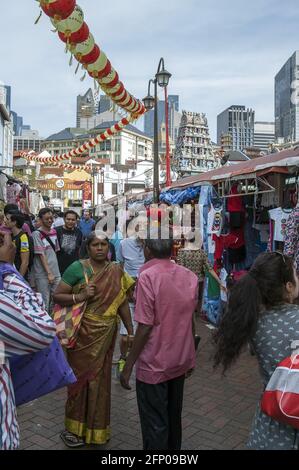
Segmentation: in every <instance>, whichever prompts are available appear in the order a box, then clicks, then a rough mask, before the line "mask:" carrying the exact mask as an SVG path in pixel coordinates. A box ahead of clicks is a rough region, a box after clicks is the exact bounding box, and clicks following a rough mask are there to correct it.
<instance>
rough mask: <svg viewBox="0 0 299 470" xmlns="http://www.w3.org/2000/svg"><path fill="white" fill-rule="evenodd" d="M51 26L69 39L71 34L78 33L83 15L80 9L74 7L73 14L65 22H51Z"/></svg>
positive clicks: (82, 21)
mask: <svg viewBox="0 0 299 470" xmlns="http://www.w3.org/2000/svg"><path fill="white" fill-rule="evenodd" d="M51 22H52V24H53V26H54V27H55V28H56V29H57V31H59V32H60V33H63V34H65V36H66V37H70V36H71V34H72V33H76V32H77V31H79V29H80V28H81V26H82V25H83V23H84V14H83V11H82V10H81V8H80V7H79V6H78V5H76V7H75V9H74V11H73V13H71V14H70V15H69V16H68V17H67V18H66V19H65V20H62V21H55V20H54V19H52V20H51Z"/></svg>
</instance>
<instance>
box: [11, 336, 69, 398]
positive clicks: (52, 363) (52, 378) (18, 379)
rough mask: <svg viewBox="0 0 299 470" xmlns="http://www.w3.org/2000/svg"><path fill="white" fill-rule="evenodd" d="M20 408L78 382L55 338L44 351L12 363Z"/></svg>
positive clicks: (16, 357) (17, 358)
mask: <svg viewBox="0 0 299 470" xmlns="http://www.w3.org/2000/svg"><path fill="white" fill-rule="evenodd" d="M9 363H10V371H11V376H12V383H13V387H14V392H15V401H16V405H17V406H19V405H24V404H25V403H28V402H29V401H32V400H35V399H36V398H39V397H41V396H43V395H46V394H48V393H51V392H54V391H55V390H58V389H60V388H62V387H65V386H66V385H70V384H73V383H75V382H76V381H77V379H76V376H75V375H74V372H73V371H72V369H71V368H70V366H69V364H68V363H67V361H66V359H65V356H64V352H63V349H62V347H61V345H60V343H59V341H58V339H57V337H56V336H55V338H54V340H53V341H52V343H51V345H50V346H49V347H48V348H46V349H42V350H41V351H38V352H35V353H32V354H27V355H26V356H14V357H12V358H10V359H9Z"/></svg>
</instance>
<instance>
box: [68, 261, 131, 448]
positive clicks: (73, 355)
mask: <svg viewBox="0 0 299 470" xmlns="http://www.w3.org/2000/svg"><path fill="white" fill-rule="evenodd" d="M84 262H85V263H88V261H84ZM90 282H93V283H95V284H96V294H95V297H94V298H93V299H92V301H90V302H89V303H88V305H87V308H86V311H85V313H84V315H83V319H82V323H81V327H80V330H79V334H78V338H77V342H76V345H75V347H74V348H73V349H70V350H68V351H67V358H68V361H69V364H70V366H71V367H72V369H73V371H74V373H75V375H76V377H77V379H78V382H77V383H76V384H74V385H71V386H69V387H68V399H67V403H66V416H65V426H66V430H68V431H69V432H72V433H73V434H75V435H77V436H79V437H83V438H84V439H85V442H86V443H87V444H104V443H106V442H107V441H108V440H109V439H110V404H111V370H112V357H113V350H114V346H115V340H116V335H117V327H118V316H117V312H118V309H119V307H120V306H121V305H122V303H123V302H124V301H125V299H126V292H127V290H128V289H129V288H130V287H131V286H132V285H133V284H134V281H133V279H131V278H130V277H129V276H128V275H127V274H126V273H124V272H123V270H122V268H121V267H120V266H119V265H117V264H113V263H109V264H108V265H107V266H106V267H105V268H104V270H103V271H102V272H101V273H99V274H94V275H93V276H92V278H91V279H90ZM82 288H84V283H82V284H79V285H76V286H74V287H73V292H74V293H76V292H79V291H80V290H81V289H82Z"/></svg>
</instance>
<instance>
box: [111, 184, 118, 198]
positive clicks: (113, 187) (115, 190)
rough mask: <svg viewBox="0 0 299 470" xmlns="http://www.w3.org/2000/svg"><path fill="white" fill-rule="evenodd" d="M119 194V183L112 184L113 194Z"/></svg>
mask: <svg viewBox="0 0 299 470" xmlns="http://www.w3.org/2000/svg"><path fill="white" fill-rule="evenodd" d="M117 193H118V190H117V183H112V194H113V195H114V194H117Z"/></svg>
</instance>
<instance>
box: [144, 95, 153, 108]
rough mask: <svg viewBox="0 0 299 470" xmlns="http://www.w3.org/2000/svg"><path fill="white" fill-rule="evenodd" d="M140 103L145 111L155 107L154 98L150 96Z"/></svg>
mask: <svg viewBox="0 0 299 470" xmlns="http://www.w3.org/2000/svg"><path fill="white" fill-rule="evenodd" d="M142 101H143V104H144V107H145V109H146V110H147V111H149V110H150V109H153V108H154V107H155V98H154V97H153V96H152V95H150V94H148V95H147V96H146V97H145V98H143V100H142Z"/></svg>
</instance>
